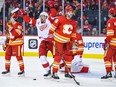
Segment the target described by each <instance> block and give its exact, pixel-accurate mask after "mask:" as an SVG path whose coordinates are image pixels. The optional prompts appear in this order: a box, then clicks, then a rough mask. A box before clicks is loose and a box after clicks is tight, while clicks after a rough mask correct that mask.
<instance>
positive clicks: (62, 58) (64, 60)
mask: <svg viewBox="0 0 116 87" xmlns="http://www.w3.org/2000/svg"><path fill="white" fill-rule="evenodd" d="M53 46H54V48H55V49H56V51H57V52H58V53H59V54H60V52H59V51H58V49H57V48H56V46H55V45H54V43H53ZM60 57H61V59H62V61H63V62H64V64H65V67H66V68H67V70H68V72H69V73H70V75H71V76H72V78H73V80H74V81H75V83H76V84H77V85H80V83H79V82H77V80H76V79H75V77H74V76H73V74H72V73H71V71H70V70H69V68H68V66H67V64H66V62H65V60H64V57H63V56H61V54H60Z"/></svg>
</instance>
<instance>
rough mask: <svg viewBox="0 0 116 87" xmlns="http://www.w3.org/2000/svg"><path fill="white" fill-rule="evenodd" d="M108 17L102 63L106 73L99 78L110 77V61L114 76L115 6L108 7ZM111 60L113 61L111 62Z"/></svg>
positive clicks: (115, 44)
mask: <svg viewBox="0 0 116 87" xmlns="http://www.w3.org/2000/svg"><path fill="white" fill-rule="evenodd" d="M109 17H110V19H109V20H108V21H107V24H106V25H107V26H106V30H107V34H106V39H105V44H104V50H105V53H104V64H105V69H106V75H105V76H103V77H101V79H108V78H112V73H111V71H112V63H114V69H115V76H114V77H115V78H116V8H110V9H109ZM112 60H113V62H112Z"/></svg>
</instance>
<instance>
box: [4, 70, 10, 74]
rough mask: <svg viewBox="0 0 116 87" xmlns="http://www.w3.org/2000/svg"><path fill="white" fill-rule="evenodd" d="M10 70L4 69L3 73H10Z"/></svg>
mask: <svg viewBox="0 0 116 87" xmlns="http://www.w3.org/2000/svg"><path fill="white" fill-rule="evenodd" d="M9 73H10V70H6V71H3V72H2V74H9Z"/></svg>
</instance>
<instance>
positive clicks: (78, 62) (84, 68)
mask: <svg viewBox="0 0 116 87" xmlns="http://www.w3.org/2000/svg"><path fill="white" fill-rule="evenodd" d="M71 51H72V55H73V57H74V59H73V60H72V63H71V72H72V73H87V72H88V71H89V67H88V65H85V64H84V63H83V61H82V55H83V51H84V42H83V38H82V36H81V34H79V33H76V40H75V42H74V43H73V46H72V50H71Z"/></svg>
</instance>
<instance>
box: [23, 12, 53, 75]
mask: <svg viewBox="0 0 116 87" xmlns="http://www.w3.org/2000/svg"><path fill="white" fill-rule="evenodd" d="M23 19H24V21H25V22H27V23H29V24H33V25H35V26H36V27H37V31H38V37H39V38H40V39H41V43H40V46H39V58H40V61H41V63H42V66H43V68H44V69H45V71H46V73H45V74H44V76H45V77H47V76H48V75H50V74H51V71H50V64H49V62H48V60H47V53H48V51H51V53H52V51H53V44H52V40H53V38H47V37H48V33H49V29H50V26H51V22H50V21H49V20H48V14H47V13H46V12H41V13H40V16H39V18H38V19H37V20H35V19H33V18H30V17H28V16H27V15H25V16H24V17H23Z"/></svg>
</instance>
